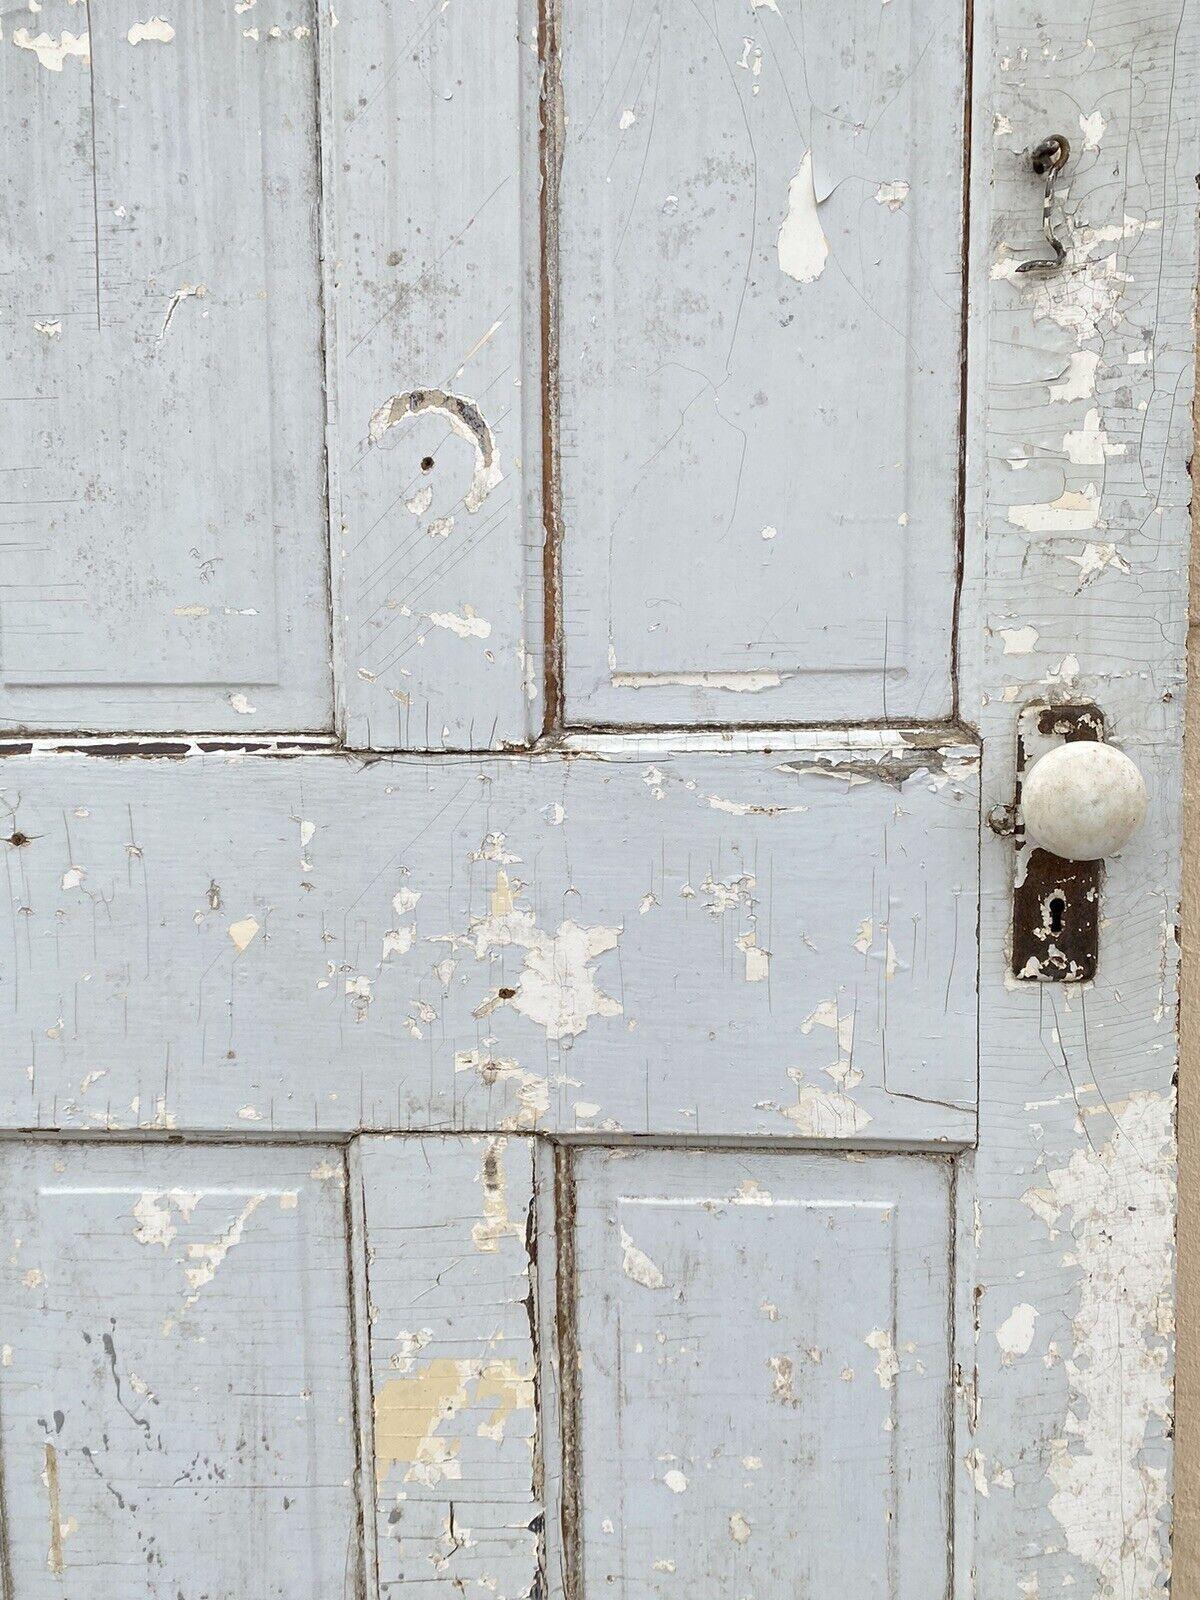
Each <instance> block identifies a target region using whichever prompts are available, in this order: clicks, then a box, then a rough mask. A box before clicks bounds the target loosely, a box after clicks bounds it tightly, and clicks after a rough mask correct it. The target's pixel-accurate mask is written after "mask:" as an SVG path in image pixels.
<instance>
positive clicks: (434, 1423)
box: [375, 1356, 533, 1488]
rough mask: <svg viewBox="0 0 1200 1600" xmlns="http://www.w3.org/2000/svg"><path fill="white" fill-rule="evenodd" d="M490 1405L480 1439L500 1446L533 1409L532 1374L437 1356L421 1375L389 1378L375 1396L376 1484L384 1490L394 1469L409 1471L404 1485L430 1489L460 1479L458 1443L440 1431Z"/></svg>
mask: <svg viewBox="0 0 1200 1600" xmlns="http://www.w3.org/2000/svg"><path fill="white" fill-rule="evenodd" d="M472 1399H473V1400H474V1402H475V1403H477V1404H480V1405H486V1404H487V1403H488V1402H489V1401H490V1402H491V1404H492V1411H491V1413H490V1415H489V1416H488V1418H487V1420H486V1421H485V1422H482V1423H480V1425H479V1428H478V1430H477V1431H478V1433H479V1435H480V1437H482V1438H490V1439H494V1440H496V1441H497V1442H499V1441H500V1440H501V1439H503V1437H504V1426H505V1423H506V1422H507V1420H508V1418H509V1417H510V1416H511V1415H512V1413H513V1412H514V1411H516V1410H519V1409H520V1410H527V1411H530V1412H532V1410H533V1374H532V1372H529V1373H525V1372H522V1371H520V1369H519V1368H518V1367H517V1365H516V1363H515V1362H513V1361H511V1360H505V1361H484V1362H476V1361H456V1360H452V1359H451V1358H450V1357H448V1356H436V1357H435V1358H434V1359H433V1360H432V1361H429V1362H427V1363H426V1364H425V1366H423V1367H421V1368H420V1369H419V1370H418V1371H416V1372H413V1373H410V1374H406V1375H405V1376H403V1377H396V1378H390V1379H389V1380H388V1381H387V1382H386V1383H384V1384H383V1385H381V1387H380V1388H378V1389H377V1390H376V1392H375V1482H376V1485H377V1486H378V1487H379V1488H382V1487H383V1484H384V1482H385V1480H386V1479H387V1475H388V1473H389V1472H390V1471H391V1470H392V1468H393V1467H404V1468H406V1471H405V1474H404V1481H405V1482H406V1483H423V1484H425V1485H426V1486H427V1487H431V1486H432V1485H434V1484H436V1483H438V1482H440V1481H441V1480H442V1479H444V1478H450V1479H457V1478H459V1477H460V1476H461V1468H460V1466H459V1463H458V1452H459V1448H460V1441H459V1440H458V1439H447V1438H444V1437H439V1435H438V1429H439V1428H440V1426H441V1425H442V1423H443V1422H447V1421H449V1420H450V1419H451V1418H452V1417H455V1416H457V1415H458V1414H459V1412H460V1411H462V1410H463V1409H464V1408H465V1407H466V1406H467V1405H468V1403H470V1402H471V1401H472Z"/></svg>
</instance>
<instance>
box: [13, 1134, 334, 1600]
mask: <svg viewBox="0 0 1200 1600" xmlns="http://www.w3.org/2000/svg"><path fill="white" fill-rule="evenodd" d="M342 1180H343V1162H342V1155H341V1152H340V1151H338V1150H335V1149H330V1148H327V1147H323V1146H319V1145H309V1146H307V1147H305V1148H303V1149H295V1150H282V1149H257V1150H251V1149H248V1148H246V1147H241V1148H233V1147H230V1146H219V1145H209V1146H206V1147H204V1148H193V1149H166V1148H164V1147H162V1146H155V1147H145V1146H144V1147H141V1148H138V1147H133V1146H128V1145H124V1146H115V1145H111V1146H108V1147H107V1148H102V1147H100V1146H98V1145H82V1144H69V1143H68V1144H37V1145H31V1146H26V1147H24V1148H21V1147H18V1146H16V1145H11V1144H10V1145H8V1146H6V1147H5V1149H4V1150H3V1152H2V1153H0V1202H2V1210H3V1215H4V1232H5V1240H4V1252H3V1256H4V1259H3V1266H2V1267H0V1322H2V1325H3V1327H2V1334H0V1337H2V1338H3V1340H4V1341H5V1342H4V1344H3V1349H2V1352H0V1361H2V1363H3V1365H2V1368H0V1376H2V1378H3V1388H2V1393H3V1401H4V1405H3V1415H2V1421H0V1438H2V1442H3V1459H4V1513H5V1531H6V1536H7V1537H6V1547H5V1555H6V1566H7V1574H6V1577H7V1581H8V1582H10V1583H11V1584H12V1590H11V1592H12V1594H13V1595H14V1596H15V1597H16V1600H58V1597H61V1596H63V1595H68V1594H69V1595H78V1596H84V1595H86V1596H87V1600H127V1597H128V1596H129V1595H131V1594H144V1595H153V1596H155V1597H159V1596H161V1597H162V1600H168V1597H170V1600H177V1597H179V1596H183V1597H185V1600H201V1597H203V1596H212V1597H214V1600H215V1597H216V1596H218V1595H221V1596H224V1595H239V1596H245V1597H246V1600H327V1597H328V1596H331V1595H340V1594H353V1593H354V1582H355V1573H356V1571H357V1563H358V1554H357V1552H358V1542H359V1531H358V1517H357V1512H356V1508H355V1493H354V1472H355V1455H354V1418H353V1391H352V1381H351V1366H350V1361H349V1353H350V1321H349V1309H348V1290H347V1279H346V1240H345V1231H344V1226H343V1218H344V1207H343V1181H342Z"/></svg>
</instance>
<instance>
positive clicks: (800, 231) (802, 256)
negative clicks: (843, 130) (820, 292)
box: [776, 150, 829, 283]
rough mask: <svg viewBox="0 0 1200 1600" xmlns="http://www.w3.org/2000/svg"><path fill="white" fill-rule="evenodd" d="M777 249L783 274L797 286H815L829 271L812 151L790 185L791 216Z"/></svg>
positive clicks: (784, 220)
mask: <svg viewBox="0 0 1200 1600" xmlns="http://www.w3.org/2000/svg"><path fill="white" fill-rule="evenodd" d="M776 248H777V250H778V254H779V267H780V271H781V272H786V273H787V275H788V277H789V278H795V280H796V282H797V283H815V282H816V280H817V279H818V278H819V277H820V276H821V274H822V273H823V272H824V270H825V262H826V260H827V258H828V256H829V242H828V240H827V239H826V238H825V230H824V228H822V226H821V219H820V217H819V216H818V215H817V191H816V188H815V187H814V184H813V169H812V151H811V150H806V151H805V152H804V158H803V160H802V161H801V162H800V165H799V167H797V169H796V175H795V177H794V178H793V179H792V181H791V183H790V184H789V185H788V208H787V215H786V216H785V217H784V219H783V223H782V225H781V226H780V229H779V238H778V241H777V245H776Z"/></svg>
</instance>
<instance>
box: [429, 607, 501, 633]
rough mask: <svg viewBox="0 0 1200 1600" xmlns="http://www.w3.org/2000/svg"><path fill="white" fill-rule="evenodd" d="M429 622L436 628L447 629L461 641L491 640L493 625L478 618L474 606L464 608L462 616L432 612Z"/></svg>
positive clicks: (454, 613) (445, 612) (444, 612)
mask: <svg viewBox="0 0 1200 1600" xmlns="http://www.w3.org/2000/svg"><path fill="white" fill-rule="evenodd" d="M429 620H430V622H432V623H433V625H434V627H435V628H446V629H447V630H448V631H449V632H450V633H455V634H457V635H458V637H459V638H460V639H489V638H490V637H491V633H492V625H491V623H490V622H488V621H486V620H485V619H484V618H483V617H478V616H476V615H475V607H474V606H464V607H463V608H462V615H461V616H459V615H458V614H457V613H456V612H453V611H431V612H430V613H429Z"/></svg>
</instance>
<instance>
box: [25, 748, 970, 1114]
mask: <svg viewBox="0 0 1200 1600" xmlns="http://www.w3.org/2000/svg"><path fill="white" fill-rule="evenodd" d="M785 744H786V741H785ZM814 745H815V748H814ZM605 749H606V758H602V757H598V756H595V755H593V756H592V757H583V756H576V757H570V758H564V757H563V756H561V755H555V756H549V757H546V758H542V759H535V760H530V759H528V758H525V757H509V758H500V759H493V760H491V761H482V760H461V759H453V758H446V759H442V760H436V761H435V760H433V759H430V758H420V757H410V758H407V759H393V760H379V761H376V762H374V763H372V764H371V765H369V766H362V765H360V764H358V763H357V762H354V761H350V760H347V759H344V758H341V757H336V756H331V755H310V756H303V757H299V758H297V759H293V760H288V759H281V758H278V757H269V756H266V757H257V756H242V755H236V754H235V755H213V756H205V757H203V758H199V757H197V758H191V759H186V760H165V759H164V760H158V761H145V760H136V759H126V760H121V759H112V758H103V757H95V756H89V755H60V756H49V757H37V756H34V757H29V758H13V759H11V760H9V761H8V762H6V763H5V764H4V770H3V774H2V778H3V784H4V788H3V793H4V796H5V798H6V799H7V801H8V803H9V805H10V806H12V807H13V811H12V814H11V821H10V822H9V823H7V824H5V826H4V828H3V832H4V833H6V834H7V835H8V836H9V837H11V835H12V832H13V830H19V832H20V833H21V834H22V835H24V836H27V838H28V841H29V842H28V843H26V844H22V845H19V846H18V847H16V848H13V847H12V846H11V845H10V846H8V847H6V850H5V864H6V868H7V871H8V879H7V896H8V905H9V913H8V916H7V918H4V919H0V993H2V994H3V998H4V1004H5V1007H6V1008H7V1015H8V1023H7V1025H6V1027H5V1029H4V1030H3V1036H2V1042H0V1049H2V1050H3V1058H4V1060H5V1063H6V1074H5V1077H4V1080H3V1081H4V1120H5V1121H6V1122H7V1123H8V1124H10V1125H12V1124H16V1125H18V1126H37V1127H47V1126H71V1127H84V1128H130V1127H145V1126H150V1127H155V1126H160V1127H178V1128H189V1127H191V1128H209V1129H216V1128H226V1129H240V1130H251V1129H257V1130H258V1131H260V1132H265V1131H274V1132H278V1131H281V1130H284V1129H303V1130H309V1129H323V1130H331V1129H341V1130H348V1129H357V1128H360V1127H365V1128H389V1127H391V1128H405V1127H411V1128H426V1129H432V1130H437V1129H443V1130H446V1131H456V1130H481V1129H504V1128H510V1127H511V1128H523V1129H532V1128H537V1129H540V1130H543V1131H550V1130H556V1129H561V1130H566V1131H581V1130H582V1131H592V1132H610V1133H612V1132H629V1133H648V1132H653V1133H679V1134H688V1135H701V1136H703V1135H712V1134H717V1135H720V1134H754V1135H758V1136H762V1137H766V1138H770V1139H791V1138H796V1137H812V1138H818V1139H827V1138H834V1139H841V1140H854V1141H866V1142H869V1143H874V1142H877V1141H884V1142H887V1141H891V1140H902V1141H915V1142H919V1143H924V1142H929V1141H933V1142H941V1141H949V1142H952V1143H969V1142H970V1141H971V1140H972V1139H973V1137H974V1130H975V1116H974V1101H975V1063H974V1043H973V1040H974V1009H975V981H976V974H975V963H974V947H973V937H972V933H973V926H974V906H975V896H976V887H975V884H976V877H975V874H976V855H975V850H976V845H975V839H976V800H975V781H976V768H975V762H974V757H973V752H971V751H970V750H968V749H964V748H958V749H951V750H950V751H948V752H943V751H933V752H927V751H923V750H921V749H919V748H915V749H914V748H913V747H912V746H911V745H909V744H906V743H905V742H904V741H903V740H902V739H900V738H899V736H896V738H895V740H894V742H893V743H892V744H890V745H889V743H888V741H886V740H885V739H884V738H883V736H882V735H881V736H879V737H878V738H876V739H874V740H871V738H870V736H867V738H866V739H865V740H864V741H863V742H862V743H861V744H860V745H859V746H857V747H854V746H850V747H847V746H846V745H845V744H844V742H841V743H831V744H829V746H828V747H827V748H824V749H822V748H821V742H820V736H809V737H808V738H807V739H805V740H804V741H803V743H799V744H795V745H794V746H793V748H791V749H790V750H789V749H787V748H783V749H777V750H775V751H774V752H773V753H771V754H761V753H760V754H742V755H738V754H731V753H721V752H713V751H703V750H700V751H695V752H688V751H685V750H677V751H672V750H671V748H670V747H669V746H668V745H666V744H663V743H660V742H656V741H642V742H639V741H622V740H617V741H615V742H613V743H611V744H610V745H608V746H606V747H605ZM889 780H890V781H889ZM97 1074H99V1076H98V1075H97Z"/></svg>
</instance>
